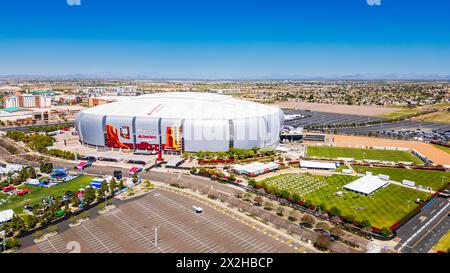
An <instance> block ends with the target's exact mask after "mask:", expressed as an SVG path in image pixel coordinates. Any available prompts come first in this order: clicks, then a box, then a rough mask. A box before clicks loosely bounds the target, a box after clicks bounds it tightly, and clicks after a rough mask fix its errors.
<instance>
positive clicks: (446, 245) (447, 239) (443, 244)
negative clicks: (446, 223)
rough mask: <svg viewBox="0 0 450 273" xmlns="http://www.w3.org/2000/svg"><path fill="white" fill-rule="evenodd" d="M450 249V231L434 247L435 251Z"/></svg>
mask: <svg viewBox="0 0 450 273" xmlns="http://www.w3.org/2000/svg"><path fill="white" fill-rule="evenodd" d="M448 249H450V231H448V232H447V233H446V234H445V235H444V237H442V238H441V239H440V240H439V242H438V243H437V244H436V245H435V246H434V247H433V250H434V251H447V250H448Z"/></svg>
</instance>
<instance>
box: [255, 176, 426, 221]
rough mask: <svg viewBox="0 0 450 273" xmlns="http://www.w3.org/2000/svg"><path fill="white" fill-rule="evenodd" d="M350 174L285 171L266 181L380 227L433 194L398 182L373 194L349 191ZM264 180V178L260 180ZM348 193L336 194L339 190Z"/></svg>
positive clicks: (397, 219) (402, 215)
mask: <svg viewBox="0 0 450 273" xmlns="http://www.w3.org/2000/svg"><path fill="white" fill-rule="evenodd" d="M357 178H358V177H355V176H349V175H333V176H330V177H323V176H315V175H308V174H306V175H305V174H284V175H279V176H276V177H271V178H268V179H266V180H264V182H265V183H266V185H268V186H272V187H277V188H280V189H286V190H288V191H289V192H291V193H292V194H293V193H297V194H298V195H300V196H301V197H302V198H304V199H305V200H309V201H311V202H313V203H314V204H315V205H319V204H324V205H325V206H326V208H327V209H330V208H331V207H333V206H336V207H337V208H339V209H340V210H341V212H342V215H353V216H355V218H356V220H357V221H362V220H369V221H370V222H371V224H372V225H373V226H375V227H378V228H383V227H390V226H392V225H393V224H395V223H396V222H397V221H399V220H400V219H401V218H403V217H404V216H405V215H406V214H408V213H409V212H411V211H412V210H413V209H414V208H416V207H417V206H418V204H416V203H415V200H416V199H418V198H420V199H426V198H427V197H429V196H430V195H429V194H427V193H424V192H420V191H417V190H414V189H409V188H405V187H402V186H398V185H393V184H391V185H389V186H387V187H385V188H383V189H380V190H378V191H377V192H375V193H373V194H372V195H370V196H364V195H360V194H357V193H353V192H349V191H346V190H344V189H343V186H344V185H346V184H348V183H350V182H351V181H353V180H355V179H357ZM261 182H263V181H261ZM338 191H341V192H344V193H345V194H343V195H341V196H337V195H336V192H338Z"/></svg>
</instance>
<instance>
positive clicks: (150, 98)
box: [81, 92, 280, 120]
mask: <svg viewBox="0 0 450 273" xmlns="http://www.w3.org/2000/svg"><path fill="white" fill-rule="evenodd" d="M279 111H280V109H279V108H277V107H273V106H268V105H264V104H259V103H255V102H251V101H246V100H240V99H235V98H233V97H231V96H226V95H218V94H212V93H206V92H169V93H157V94H149V95H142V96H136V97H129V98H127V99H123V100H119V101H117V102H112V103H108V104H102V105H99V106H95V107H91V108H88V109H85V110H83V111H81V112H82V113H85V114H101V115H109V116H136V117H158V118H168V119H169V118H180V117H183V118H186V119H188V118H190V119H203V120H204V119H236V118H251V117H259V116H265V115H267V114H278V113H279Z"/></svg>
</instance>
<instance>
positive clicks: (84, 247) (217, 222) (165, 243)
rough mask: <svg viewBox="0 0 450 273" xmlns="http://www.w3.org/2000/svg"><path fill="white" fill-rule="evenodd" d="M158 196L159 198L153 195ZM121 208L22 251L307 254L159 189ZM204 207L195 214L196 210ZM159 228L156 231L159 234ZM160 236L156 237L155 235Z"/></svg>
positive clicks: (257, 228) (255, 227) (235, 219)
mask: <svg viewBox="0 0 450 273" xmlns="http://www.w3.org/2000/svg"><path fill="white" fill-rule="evenodd" d="M154 193H157V194H154ZM154 193H150V194H148V195H146V196H144V197H139V198H136V199H135V200H131V201H128V202H126V203H123V204H120V205H118V206H117V207H116V208H115V209H112V210H111V211H109V212H107V213H105V214H103V215H100V216H97V217H95V218H93V219H91V220H88V221H85V222H83V223H82V224H80V225H78V226H76V227H72V228H69V229H67V230H65V231H61V232H60V233H59V234H58V235H56V236H52V237H50V238H48V239H47V240H46V241H43V242H40V243H39V244H36V245H33V246H30V247H28V248H26V249H23V250H22V251H23V252H48V253H63V252H70V250H71V248H70V247H68V244H69V243H70V242H75V243H79V244H80V251H81V252H95V253H115V252H147V253H156V252H162V253H173V252H182V253H186V252H198V253H225V252H238V253H246V252H247V253H254V252H256V253H266V252H299V251H303V250H304V248H302V247H301V246H300V245H298V244H297V243H295V242H293V241H292V240H290V241H289V240H288V239H285V238H283V236H279V235H276V234H275V233H273V232H270V231H269V230H268V229H267V228H265V229H263V228H262V227H261V225H260V224H255V223H254V222H253V223H252V222H251V221H249V220H247V219H244V218H242V217H241V218H240V217H239V216H238V215H235V213H230V212H229V211H227V210H224V209H220V210H219V207H214V208H213V207H211V206H208V205H206V204H204V203H203V202H204V201H199V200H194V199H191V198H188V197H185V196H182V195H180V194H177V193H173V192H170V191H163V190H158V191H154ZM193 205H197V206H201V207H202V208H203V209H204V212H203V213H200V214H196V213H194V212H193V211H192V206H193ZM155 228H156V231H155ZM155 233H156V234H155Z"/></svg>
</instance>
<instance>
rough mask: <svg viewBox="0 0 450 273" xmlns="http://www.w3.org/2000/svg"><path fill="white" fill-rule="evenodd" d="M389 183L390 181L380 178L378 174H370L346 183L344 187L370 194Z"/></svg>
mask: <svg viewBox="0 0 450 273" xmlns="http://www.w3.org/2000/svg"><path fill="white" fill-rule="evenodd" d="M387 184H389V182H387V181H385V180H382V179H380V178H379V177H378V176H373V175H371V174H368V175H365V176H363V177H361V178H359V179H357V180H355V181H353V182H352V183H349V184H347V185H345V186H344V189H346V190H350V191H354V192H357V193H362V194H364V195H369V194H371V193H373V192H374V191H376V190H378V189H379V188H381V187H384V186H386V185H387Z"/></svg>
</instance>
